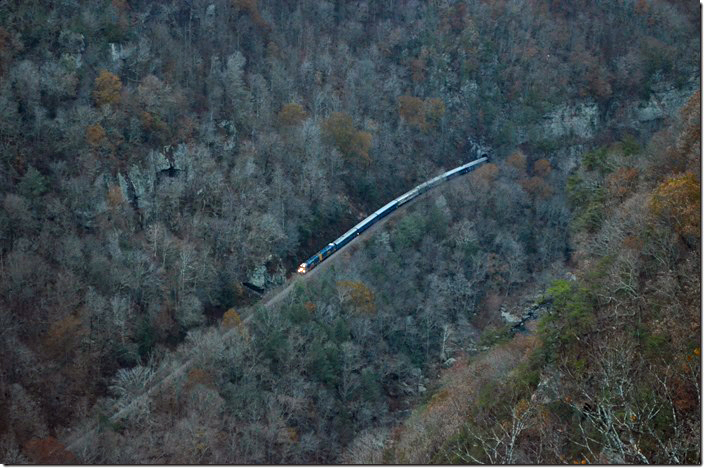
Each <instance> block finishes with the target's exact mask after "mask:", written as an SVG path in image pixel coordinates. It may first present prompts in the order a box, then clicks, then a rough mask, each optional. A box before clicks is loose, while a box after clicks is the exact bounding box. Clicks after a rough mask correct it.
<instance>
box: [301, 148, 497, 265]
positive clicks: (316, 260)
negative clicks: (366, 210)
mask: <svg viewBox="0 0 704 468" xmlns="http://www.w3.org/2000/svg"><path fill="white" fill-rule="evenodd" d="M488 159H489V157H488V156H487V155H486V154H484V155H482V157H481V158H479V159H475V160H474V161H472V162H470V163H468V164H464V165H462V166H459V167H456V168H454V169H452V170H450V171H447V172H445V173H443V174H440V175H439V176H437V177H433V178H432V179H430V180H428V181H426V182H423V183H422V184H420V185H417V186H416V187H414V188H413V189H411V190H409V191H408V192H406V193H404V194H403V195H401V196H400V197H398V198H394V199H393V200H391V201H390V202H389V203H387V204H386V205H384V206H382V207H381V208H379V209H378V210H376V211H375V212H374V213H372V214H371V215H369V216H367V217H366V218H364V219H363V220H362V221H360V222H359V223H358V224H357V225H356V226H354V227H353V228H352V229H350V230H349V231H347V232H346V233H344V234H343V235H342V236H340V237H338V238H337V239H335V240H334V241H333V242H331V243H329V244H328V245H326V246H325V247H324V248H323V249H322V250H320V251H319V252H318V253H316V254H315V255H313V256H312V257H310V258H309V259H308V260H306V261H305V262H303V263H301V264H300V266H299V267H298V270H297V271H298V273H300V274H302V275H305V274H306V273H307V272H309V271H310V270H312V269H313V268H315V267H316V266H317V265H319V264H320V263H322V262H323V261H324V260H325V259H326V258H328V257H330V256H331V255H332V254H334V253H335V252H338V251H340V250H342V248H344V247H345V246H346V245H347V244H349V243H350V242H351V241H352V239H354V238H355V237H357V236H359V235H360V234H361V233H363V232H364V231H366V230H367V229H369V228H370V227H371V226H372V225H374V223H376V222H377V221H379V220H380V219H383V218H384V217H386V216H387V215H389V214H390V213H392V212H393V211H394V210H396V209H397V208H399V207H400V206H402V205H405V204H406V203H408V202H410V201H411V200H413V199H415V198H416V197H418V196H420V195H422V194H423V193H425V192H427V191H428V190H430V189H432V188H433V187H436V186H438V185H440V184H442V183H444V182H447V181H449V180H450V179H453V178H455V177H457V176H460V175H463V174H466V173H468V172H471V171H473V170H474V169H475V168H476V167H477V166H479V165H480V164H482V163H484V162H486V161H487V160H488Z"/></svg>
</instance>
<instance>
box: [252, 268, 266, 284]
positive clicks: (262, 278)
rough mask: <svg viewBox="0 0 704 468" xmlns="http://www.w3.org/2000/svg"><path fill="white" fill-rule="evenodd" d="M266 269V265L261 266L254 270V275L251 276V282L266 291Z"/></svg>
mask: <svg viewBox="0 0 704 468" xmlns="http://www.w3.org/2000/svg"><path fill="white" fill-rule="evenodd" d="M266 280H267V274H266V267H265V266H264V265H259V266H258V267H256V268H255V269H254V271H253V272H252V274H251V275H250V276H249V282H250V283H252V284H253V285H255V286H256V287H258V288H262V289H264V286H266V283H267V281H266Z"/></svg>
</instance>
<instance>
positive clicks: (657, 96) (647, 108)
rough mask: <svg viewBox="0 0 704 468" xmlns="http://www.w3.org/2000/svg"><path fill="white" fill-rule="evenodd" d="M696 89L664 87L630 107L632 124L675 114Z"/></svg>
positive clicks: (635, 124)
mask: <svg viewBox="0 0 704 468" xmlns="http://www.w3.org/2000/svg"><path fill="white" fill-rule="evenodd" d="M693 92H694V89H691V88H690V87H685V88H683V89H674V88H663V89H660V90H659V91H656V92H655V93H653V94H652V95H651V96H650V98H649V99H648V100H647V101H641V102H639V103H638V104H635V105H633V106H631V107H630V119H629V121H630V122H631V126H634V127H635V126H637V125H639V124H642V123H644V122H649V121H653V120H658V119H664V118H666V117H669V116H671V115H675V114H676V113H677V111H678V110H679V109H680V108H681V107H682V106H683V105H684V104H685V103H686V102H687V99H689V98H690V97H691V96H692V93H693Z"/></svg>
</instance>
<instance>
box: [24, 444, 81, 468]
mask: <svg viewBox="0 0 704 468" xmlns="http://www.w3.org/2000/svg"><path fill="white" fill-rule="evenodd" d="M22 449H23V451H24V453H25V454H26V455H27V457H29V458H30V459H31V460H32V462H33V463H36V464H39V465H67V464H70V465H75V464H77V463H78V460H77V459H76V456H75V455H74V454H73V453H71V452H69V451H68V450H66V447H64V445H63V444H61V443H60V442H59V441H58V440H56V438H54V437H47V438H46V439H32V440H30V441H29V442H26V443H25V444H24V446H23V447H22Z"/></svg>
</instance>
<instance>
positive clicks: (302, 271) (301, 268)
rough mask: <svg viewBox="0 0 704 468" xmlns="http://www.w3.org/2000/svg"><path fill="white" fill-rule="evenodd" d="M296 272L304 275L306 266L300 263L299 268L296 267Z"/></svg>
mask: <svg viewBox="0 0 704 468" xmlns="http://www.w3.org/2000/svg"><path fill="white" fill-rule="evenodd" d="M298 272H299V273H300V274H302V275H305V274H306V264H305V263H301V264H300V266H299V267H298Z"/></svg>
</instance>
